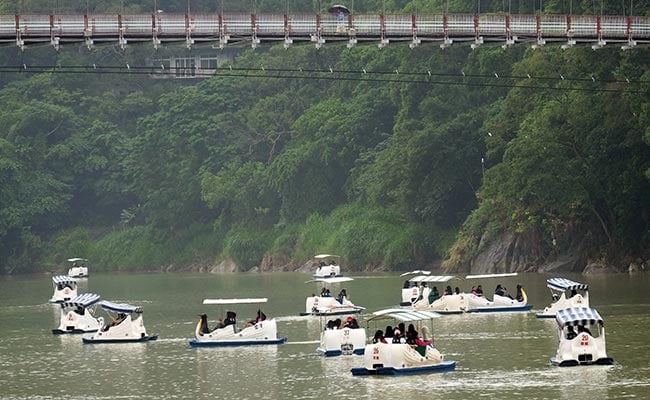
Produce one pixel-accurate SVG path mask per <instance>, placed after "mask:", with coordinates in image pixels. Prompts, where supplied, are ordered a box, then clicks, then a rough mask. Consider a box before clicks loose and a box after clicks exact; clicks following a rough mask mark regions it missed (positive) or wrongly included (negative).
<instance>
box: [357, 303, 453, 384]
mask: <svg viewBox="0 0 650 400" xmlns="http://www.w3.org/2000/svg"><path fill="white" fill-rule="evenodd" d="M439 316H440V315H439V314H437V313H435V312H430V311H414V310H405V309H388V310H382V311H378V312H375V313H373V317H371V318H370V319H369V320H368V322H369V323H370V322H373V321H374V322H380V321H384V320H386V319H392V320H394V321H400V322H403V323H413V324H417V330H418V332H422V331H423V330H422V327H423V326H424V323H426V322H432V320H433V318H437V317H439ZM387 339H388V340H387V343H383V342H377V343H373V344H368V345H366V348H365V351H364V355H363V367H357V368H352V370H351V372H352V375H355V376H363V375H412V374H430V373H436V372H445V371H453V370H454V369H455V368H456V361H452V360H445V359H444V356H443V355H442V354H440V352H439V351H438V350H437V349H436V348H435V347H434V346H433V344H432V343H431V344H423V345H410V344H406V343H392V341H391V339H390V338H387Z"/></svg>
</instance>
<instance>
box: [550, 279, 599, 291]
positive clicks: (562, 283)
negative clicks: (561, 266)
mask: <svg viewBox="0 0 650 400" xmlns="http://www.w3.org/2000/svg"><path fill="white" fill-rule="evenodd" d="M546 286H548V287H549V288H551V289H554V290H559V291H565V290H587V289H588V288H589V285H587V284H586V283H578V282H574V281H572V280H570V279H566V278H550V279H547V280H546Z"/></svg>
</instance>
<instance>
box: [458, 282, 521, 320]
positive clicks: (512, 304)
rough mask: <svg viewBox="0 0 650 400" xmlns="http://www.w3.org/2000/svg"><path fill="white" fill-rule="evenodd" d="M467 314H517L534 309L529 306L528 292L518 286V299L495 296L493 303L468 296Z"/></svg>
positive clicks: (484, 298) (483, 298)
mask: <svg viewBox="0 0 650 400" xmlns="http://www.w3.org/2000/svg"><path fill="white" fill-rule="evenodd" d="M466 296H467V303H468V307H467V312H470V313H473V312H517V311H529V310H530V309H531V308H533V306H532V304H528V296H527V295H526V291H525V290H524V288H523V287H522V286H521V285H517V297H518V298H520V299H521V300H517V298H514V299H513V298H510V297H508V296H500V295H498V294H496V293H495V294H494V295H493V297H492V301H490V300H488V299H487V298H486V297H484V296H477V295H475V294H472V293H470V294H467V295H466Z"/></svg>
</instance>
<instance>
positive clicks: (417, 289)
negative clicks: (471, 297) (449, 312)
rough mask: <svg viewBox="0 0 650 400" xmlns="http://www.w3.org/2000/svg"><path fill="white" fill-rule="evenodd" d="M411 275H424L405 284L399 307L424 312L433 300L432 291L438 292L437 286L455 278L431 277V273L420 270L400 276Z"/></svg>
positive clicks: (447, 276)
mask: <svg viewBox="0 0 650 400" xmlns="http://www.w3.org/2000/svg"><path fill="white" fill-rule="evenodd" d="M409 274H424V275H416V276H414V277H412V278H410V279H408V280H407V281H405V282H404V286H403V287H402V301H401V302H400V304H399V305H400V306H402V307H412V308H414V309H417V310H424V309H426V308H427V307H429V304H430V303H429V300H431V299H432V298H431V296H430V295H431V291H432V290H433V288H434V287H436V290H437V286H435V285H436V284H438V283H440V284H442V283H445V282H447V281H449V280H451V279H453V278H454V276H452V275H429V274H430V272H427V271H419V270H418V271H412V272H406V273H404V274H402V275H400V276H406V275H409ZM438 297H439V296H438ZM434 301H435V300H434ZM460 312H462V311H460Z"/></svg>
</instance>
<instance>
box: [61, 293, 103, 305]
mask: <svg viewBox="0 0 650 400" xmlns="http://www.w3.org/2000/svg"><path fill="white" fill-rule="evenodd" d="M98 301H99V295H98V294H95V293H82V294H79V295H77V296H75V297H73V298H72V299H70V300H68V301H66V302H64V303H63V304H61V306H62V307H79V306H81V307H84V308H85V307H90V306H92V305H93V304H95V303H97V302H98Z"/></svg>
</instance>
